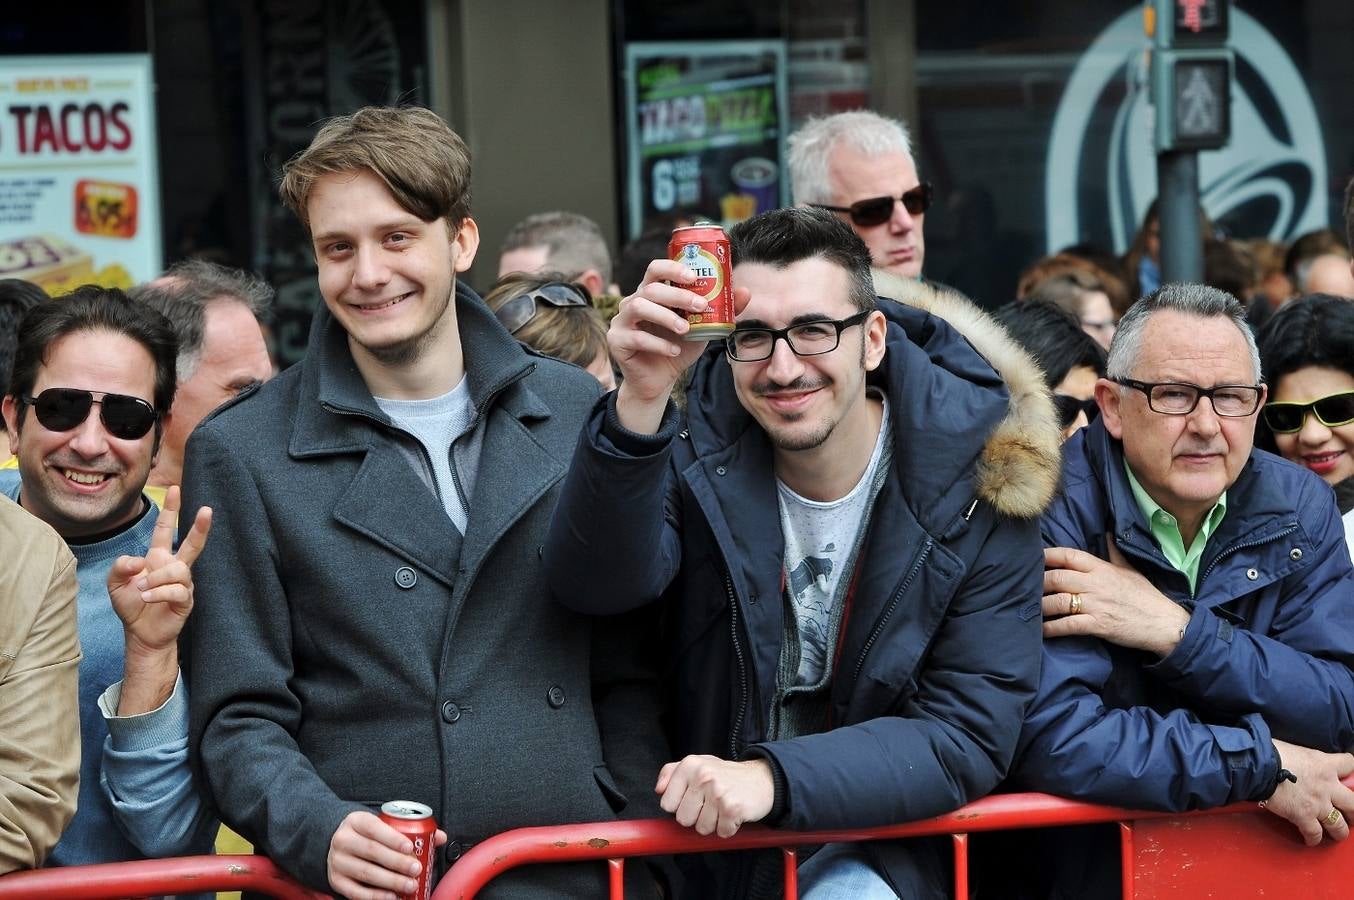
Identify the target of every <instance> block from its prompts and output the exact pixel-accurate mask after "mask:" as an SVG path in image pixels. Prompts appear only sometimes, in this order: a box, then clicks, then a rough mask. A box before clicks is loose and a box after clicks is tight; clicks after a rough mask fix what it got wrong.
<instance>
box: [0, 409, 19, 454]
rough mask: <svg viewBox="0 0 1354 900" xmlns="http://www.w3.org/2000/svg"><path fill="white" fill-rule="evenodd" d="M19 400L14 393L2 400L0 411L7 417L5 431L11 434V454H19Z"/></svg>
mask: <svg viewBox="0 0 1354 900" xmlns="http://www.w3.org/2000/svg"><path fill="white" fill-rule="evenodd" d="M19 412H20V409H19V402H18V401H17V400H15V399H14V395H13V394H6V395H5V399H4V400H3V401H0V413H2V414H3V415H4V417H5V433H6V434H8V435H9V455H10V456H18V455H19Z"/></svg>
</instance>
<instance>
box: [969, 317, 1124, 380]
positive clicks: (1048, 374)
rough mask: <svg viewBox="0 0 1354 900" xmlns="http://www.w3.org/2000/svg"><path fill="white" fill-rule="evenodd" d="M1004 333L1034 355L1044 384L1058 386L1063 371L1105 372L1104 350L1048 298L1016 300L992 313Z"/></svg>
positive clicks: (1077, 321)
mask: <svg viewBox="0 0 1354 900" xmlns="http://www.w3.org/2000/svg"><path fill="white" fill-rule="evenodd" d="M992 316H993V318H995V319H996V320H997V321H998V322H1000V323H1001V325H1002V327H1004V328H1005V329H1006V333H1007V334H1009V335H1010V336H1011V338H1012V339H1013V340H1014V341H1015V342H1016V343H1017V344H1019V345H1020V346H1022V347H1024V348H1025V350H1026V351H1027V352H1028V353H1029V354H1030V356H1033V357H1034V361H1035V362H1036V363H1038V364H1039V368H1040V369H1043V371H1044V383H1045V384H1047V385H1048V386H1049V387H1050V388H1052V387H1054V386H1056V385H1058V384H1059V383H1061V382H1062V380H1063V379H1064V378H1066V377H1067V373H1068V372H1071V371H1072V370H1073V369H1075V368H1077V367H1078V366H1086V367H1087V368H1089V369H1092V370H1094V371H1095V373H1096V374H1097V375H1104V374H1105V351H1104V350H1103V349H1101V347H1100V345H1099V344H1097V343H1096V342H1095V339H1094V338H1092V337H1091V336H1090V335H1089V334H1087V333H1086V332H1085V331H1083V330H1082V328H1081V322H1080V321H1079V320H1078V319H1077V317H1076V316H1074V315H1072V314H1071V313H1070V312H1068V311H1067V310H1065V309H1063V308H1061V307H1060V306H1058V305H1057V304H1056V303H1054V302H1053V301H1051V300H1018V301H1016V302H1015V303H1008V304H1006V305H1005V306H1003V307H1002V308H1001V309H998V310H997V311H996V312H994V313H993V314H992Z"/></svg>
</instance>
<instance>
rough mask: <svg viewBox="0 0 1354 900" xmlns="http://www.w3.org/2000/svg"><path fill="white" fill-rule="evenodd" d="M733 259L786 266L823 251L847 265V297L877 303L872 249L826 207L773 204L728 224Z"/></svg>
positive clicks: (859, 305) (860, 304)
mask: <svg viewBox="0 0 1354 900" xmlns="http://www.w3.org/2000/svg"><path fill="white" fill-rule="evenodd" d="M729 249H730V251H731V253H732V254H733V262H734V265H739V264H740V263H760V264H762V265H768V266H771V267H772V268H776V269H783V268H785V267H787V266H789V265H791V264H793V263H797V262H799V261H800V260H804V259H812V258H814V257H821V258H822V259H825V260H827V261H828V262H830V263H832V264H833V265H836V266H840V267H841V268H843V269H845V270H846V274H847V277H848V278H849V279H850V285H851V287H850V296H849V297H848V298H847V299H849V300H850V301H851V303H852V304H853V305H854V306H855V307H856V309H859V310H870V309H874V308H875V292H874V279H873V278H872V277H871V275H870V251H869V249H868V248H867V247H866V246H865V242H864V241H862V240H861V239H860V236H859V235H858V234H856V233H855V232H854V231H852V230H851V226H849V225H847V224H846V223H845V222H843V221H841V220H840V219H838V218H837V217H836V216H834V215H833V214H832V213H830V212H828V211H827V210H824V209H815V208H812V207H795V208H791V209H773V210H771V211H770V212H764V213H762V214H761V215H759V216H753V217H752V218H751V219H747V220H745V221H742V222H739V223H738V224H737V225H735V226H733V228H731V229H730V230H729Z"/></svg>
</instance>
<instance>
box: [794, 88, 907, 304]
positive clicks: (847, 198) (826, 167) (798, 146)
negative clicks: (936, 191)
mask: <svg viewBox="0 0 1354 900" xmlns="http://www.w3.org/2000/svg"><path fill="white" fill-rule="evenodd" d="M788 151H789V153H788V162H789V169H790V186H791V190H792V191H793V193H794V200H795V203H796V204H797V205H799V206H813V207H817V208H819V209H826V210H830V211H832V212H834V213H836V214H837V215H838V216H839V217H840V218H841V219H842V220H843V221H845V222H847V223H848V224H849V225H850V226H851V228H852V230H854V231H855V232H856V234H858V235H860V238H861V240H863V241H864V242H865V246H866V247H868V248H869V251H870V257H871V259H872V261H873V263H874V266H875V268H877V269H883V270H884V271H887V272H891V273H892V274H894V275H900V276H903V277H905V278H920V277H921V271H922V263H923V261H924V257H925V255H926V241H925V238H924V236H923V234H922V219H923V217H924V216H925V214H926V210H927V209H928V208H930V206H931V200H932V197H933V190H932V187H931V185H930V184H929V183H928V182H924V181H922V180H921V179H920V178H919V177H918V176H917V164H916V162H915V161H914V160H913V158H912V145H911V140H910V138H909V137H908V132H907V127H906V126H905V125H903V123H901V122H898V121H896V120H894V119H888V118H885V117H884V116H881V115H879V114H878V113H873V112H869V111H868V110H853V111H851V112H844V113H837V114H836V115H831V116H824V117H821V118H811V119H809V120H808V121H807V122H806V123H804V125H803V126H801V127H800V128H799V130H798V131H796V132H795V133H794V134H792V135H790V138H789V142H788Z"/></svg>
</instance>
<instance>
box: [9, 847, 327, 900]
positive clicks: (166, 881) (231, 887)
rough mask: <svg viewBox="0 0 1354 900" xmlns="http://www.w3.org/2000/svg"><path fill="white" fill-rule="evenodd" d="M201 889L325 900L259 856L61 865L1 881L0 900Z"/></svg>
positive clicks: (116, 899) (103, 899) (107, 897)
mask: <svg viewBox="0 0 1354 900" xmlns="http://www.w3.org/2000/svg"><path fill="white" fill-rule="evenodd" d="M205 891H253V892H256V893H260V894H263V895H264V896H266V897H276V898H277V900H329V895H328V894H321V893H318V892H316V891H312V890H310V889H309V888H306V887H302V886H301V885H300V884H298V883H297V882H295V881H293V880H292V879H291V878H290V877H289V876H288V875H287V874H286V873H285V872H283V871H282V870H281V869H279V868H278V867H277V866H276V865H274V864H273V862H272V861H271V860H269V859H268V858H267V857H263V856H183V857H179V858H177V859H145V860H137V861H135V862H118V863H100V864H98V865H93V866H62V867H56V868H51V869H38V870H36V871H32V872H14V873H12V874H9V875H6V876H4V877H3V878H0V900H121V898H124V897H154V896H159V895H161V894H184V893H198V892H205Z"/></svg>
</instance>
